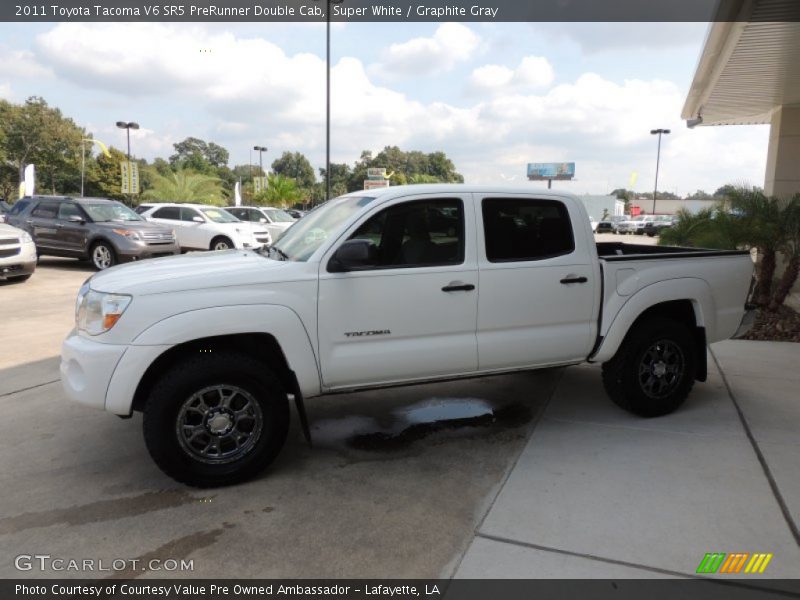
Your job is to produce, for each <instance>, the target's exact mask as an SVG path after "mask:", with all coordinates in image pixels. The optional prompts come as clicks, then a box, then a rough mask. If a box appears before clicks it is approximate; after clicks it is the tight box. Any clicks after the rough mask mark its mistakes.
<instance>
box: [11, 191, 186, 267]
mask: <svg viewBox="0 0 800 600" xmlns="http://www.w3.org/2000/svg"><path fill="white" fill-rule="evenodd" d="M6 218H7V220H8V223H9V224H10V225H14V226H15V227H19V228H20V229H24V230H25V231H27V232H28V233H30V234H31V236H32V237H33V241H34V242H36V249H37V253H38V254H39V255H40V256H42V255H49V256H66V257H73V258H79V259H83V260H86V259H89V260H91V261H92V264H93V265H94V266H95V268H97V269H98V270H101V271H102V270H103V269H107V268H108V267H111V266H113V265H115V264H117V263H123V262H129V261H133V260H141V259H144V258H153V257H156V256H169V255H172V254H179V253H180V247H179V246H178V242H177V241H176V239H175V232H174V231H173V230H172V229H170V228H169V227H166V226H164V225H159V224H157V223H150V222H148V221H145V220H144V219H142V218H141V217H140V216H139V215H137V214H136V213H135V212H133V211H132V210H131V209H129V208H128V207H127V206H125V205H124V204H122V203H120V202H117V201H115V200H107V199H105V198H72V197H69V196H26V197H24V198H21V199H20V200H18V201H17V202H15V203H14V205H13V206H12V207H11V211H10V212H9V213H8V215H7V217H6Z"/></svg>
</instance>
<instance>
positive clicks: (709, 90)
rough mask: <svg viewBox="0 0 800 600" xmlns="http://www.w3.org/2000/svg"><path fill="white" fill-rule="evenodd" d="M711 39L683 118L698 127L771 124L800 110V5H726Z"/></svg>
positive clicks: (773, 1)
mask: <svg viewBox="0 0 800 600" xmlns="http://www.w3.org/2000/svg"><path fill="white" fill-rule="evenodd" d="M725 10H726V13H725V14H718V15H717V21H716V22H715V23H713V24H712V25H711V27H710V28H709V31H708V34H707V36H706V41H705V45H704V48H703V52H702V54H701V55H700V61H699V63H698V65H697V70H696V72H695V76H694V80H693V81H692V86H691V88H690V90H689V94H688V96H687V98H686V103H685V104H684V107H683V112H682V113H681V117H682V118H683V119H685V120H686V122H687V124H688V125H689V126H690V127H693V126H695V125H751V124H762V123H769V122H770V120H771V117H772V114H773V113H774V112H775V111H776V110H777V109H778V108H780V107H781V106H795V105H800V2H799V1H798V0H737V1H735V2H730V3H726V4H725Z"/></svg>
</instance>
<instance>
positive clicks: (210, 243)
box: [141, 203, 271, 250]
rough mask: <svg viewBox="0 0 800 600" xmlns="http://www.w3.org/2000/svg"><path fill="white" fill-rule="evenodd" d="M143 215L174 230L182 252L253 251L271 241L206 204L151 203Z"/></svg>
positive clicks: (260, 230) (262, 231) (263, 233)
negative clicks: (233, 249) (234, 249)
mask: <svg viewBox="0 0 800 600" xmlns="http://www.w3.org/2000/svg"><path fill="white" fill-rule="evenodd" d="M141 214H142V216H143V217H144V218H145V219H147V220H148V221H153V222H155V223H164V224H165V225H169V226H170V227H173V228H174V229H175V235H176V236H177V238H178V243H179V244H180V246H181V249H182V250H229V249H231V248H238V249H240V250H248V249H250V250H254V249H257V248H261V247H262V246H264V245H268V244H270V242H271V239H270V235H269V232H268V231H267V230H266V229H264V228H253V227H251V226H250V224H248V223H242V222H241V221H240V220H239V219H237V218H236V217H234V216H233V215H232V214H230V213H229V212H227V211H226V210H225V209H224V208H219V207H217V206H209V205H207V204H172V203H164V204H153V205H152V206H150V207H149V208H148V209H147V210H144V211H143V212H142V213H141Z"/></svg>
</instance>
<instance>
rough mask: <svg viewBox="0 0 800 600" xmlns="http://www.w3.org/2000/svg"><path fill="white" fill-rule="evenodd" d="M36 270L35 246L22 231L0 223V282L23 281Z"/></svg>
mask: <svg viewBox="0 0 800 600" xmlns="http://www.w3.org/2000/svg"><path fill="white" fill-rule="evenodd" d="M35 270H36V244H34V243H33V238H32V237H31V235H30V234H29V233H28V232H27V231H24V230H22V229H18V228H17V227H12V226H11V225H6V224H4V223H0V281H5V280H8V281H25V280H27V279H30V276H31V275H33V272H34V271H35Z"/></svg>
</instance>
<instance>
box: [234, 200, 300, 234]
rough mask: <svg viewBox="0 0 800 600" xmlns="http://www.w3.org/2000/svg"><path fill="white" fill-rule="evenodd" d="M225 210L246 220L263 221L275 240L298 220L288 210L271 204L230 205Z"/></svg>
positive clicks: (252, 221) (251, 221)
mask: <svg viewBox="0 0 800 600" xmlns="http://www.w3.org/2000/svg"><path fill="white" fill-rule="evenodd" d="M225 210H227V211H228V212H229V213H231V214H232V215H233V216H235V217H236V218H238V219H240V220H242V221H244V222H250V223H261V224H262V225H263V226H264V227H266V229H267V231H269V233H270V235H271V236H272V241H273V242H275V241H277V240H278V238H280V237H281V236H282V235H283V232H284V231H286V230H287V229H289V227H291V226H292V225H294V223H295V220H296V219H295V218H294V217H292V215H290V214H289V213H287V212H286V211H284V210H282V209H280V208H271V207H269V206H229V207H228V208H226V209H225Z"/></svg>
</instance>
